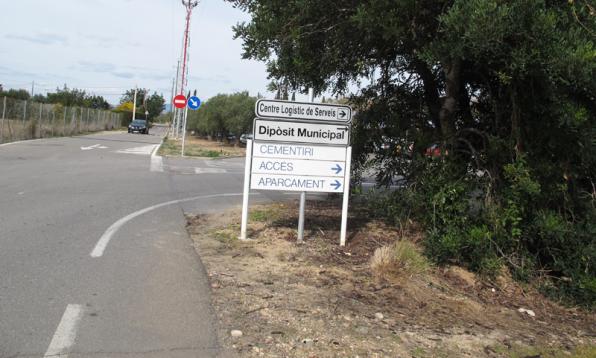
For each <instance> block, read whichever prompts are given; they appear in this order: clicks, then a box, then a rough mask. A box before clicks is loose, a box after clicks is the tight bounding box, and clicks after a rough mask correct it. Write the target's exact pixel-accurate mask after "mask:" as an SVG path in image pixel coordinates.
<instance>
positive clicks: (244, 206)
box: [239, 139, 252, 240]
mask: <svg viewBox="0 0 596 358" xmlns="http://www.w3.org/2000/svg"><path fill="white" fill-rule="evenodd" d="M251 160H252V140H251V139H249V140H247V141H246V159H245V160H244V188H243V191H242V192H243V195H242V223H241V224H240V237H239V239H240V240H248V238H247V237H246V226H247V225H248V193H249V189H250V167H251Z"/></svg>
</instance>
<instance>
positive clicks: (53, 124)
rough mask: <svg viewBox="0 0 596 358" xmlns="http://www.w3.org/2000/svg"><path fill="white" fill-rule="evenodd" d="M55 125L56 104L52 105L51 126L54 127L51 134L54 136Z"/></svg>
mask: <svg viewBox="0 0 596 358" xmlns="http://www.w3.org/2000/svg"><path fill="white" fill-rule="evenodd" d="M55 125H56V111H55V108H54V106H52V126H51V128H52V134H51V136H52V137H53V136H54V126H55Z"/></svg>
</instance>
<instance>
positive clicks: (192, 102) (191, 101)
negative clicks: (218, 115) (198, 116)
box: [188, 96, 201, 110]
mask: <svg viewBox="0 0 596 358" xmlns="http://www.w3.org/2000/svg"><path fill="white" fill-rule="evenodd" d="M199 107H201V100H200V99H199V97H197V96H192V97H189V98H188V108H190V109H192V110H197V109H199Z"/></svg>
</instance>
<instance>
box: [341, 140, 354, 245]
mask: <svg viewBox="0 0 596 358" xmlns="http://www.w3.org/2000/svg"><path fill="white" fill-rule="evenodd" d="M351 166H352V147H348V151H347V152H346V176H345V179H344V198H343V201H342V205H341V231H340V234H339V246H346V232H347V229H348V200H349V199H350V170H351V169H352V168H351Z"/></svg>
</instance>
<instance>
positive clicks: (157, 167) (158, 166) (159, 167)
mask: <svg viewBox="0 0 596 358" xmlns="http://www.w3.org/2000/svg"><path fill="white" fill-rule="evenodd" d="M162 144H163V139H162V140H161V143H159V145H158V146H156V147H155V149H153V152H151V167H150V168H149V170H150V171H152V172H161V173H163V158H162V157H161V156H159V155H157V151H158V150H159V147H161V145H162Z"/></svg>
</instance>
